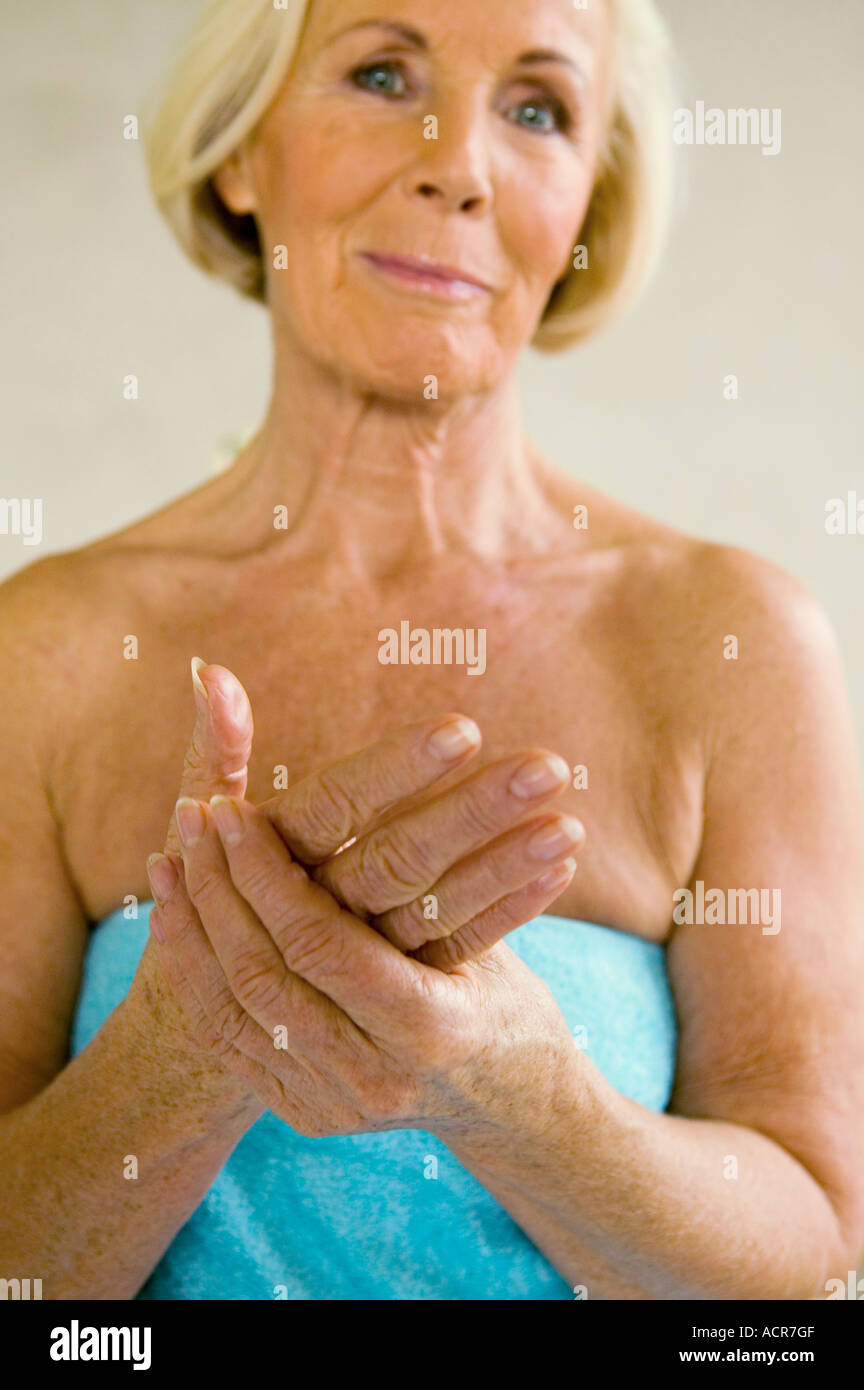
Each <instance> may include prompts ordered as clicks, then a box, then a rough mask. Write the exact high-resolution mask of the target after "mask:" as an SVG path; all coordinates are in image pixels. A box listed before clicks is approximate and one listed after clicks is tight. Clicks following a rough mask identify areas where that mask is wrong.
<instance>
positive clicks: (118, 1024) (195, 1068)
mask: <svg viewBox="0 0 864 1390" xmlns="http://www.w3.org/2000/svg"><path fill="white" fill-rule="evenodd" d="M104 1026H105V1028H106V1029H107V1030H108V1032H109V1034H110V1036H111V1038H112V1040H113V1041H114V1043H115V1045H116V1046H117V1047H118V1048H119V1050H120V1053H121V1057H122V1059H123V1060H122V1065H123V1066H124V1070H125V1071H126V1073H127V1075H128V1077H129V1080H130V1082H131V1083H133V1084H135V1085H136V1086H137V1087H138V1088H139V1089H144V1090H150V1091H152V1092H153V1093H154V1094H156V1095H158V1096H161V1097H165V1098H168V1099H170V1102H171V1104H172V1105H173V1104H177V1103H178V1102H182V1105H183V1109H184V1113H185V1114H186V1116H188V1118H189V1119H190V1120H191V1119H192V1118H193V1117H195V1116H197V1117H198V1118H199V1119H200V1120H201V1121H203V1122H205V1123H206V1127H207V1129H208V1130H209V1129H212V1127H213V1126H214V1125H215V1126H217V1127H218V1125H219V1124H220V1123H222V1122H224V1123H225V1124H226V1125H235V1124H237V1125H240V1126H241V1132H242V1130H243V1129H245V1128H248V1127H249V1125H251V1124H254V1122H255V1120H257V1119H258V1118H259V1116H260V1115H261V1114H262V1113H263V1110H264V1108H265V1107H264V1106H263V1105H262V1104H261V1102H260V1101H259V1100H258V1098H257V1096H256V1095H255V1093H254V1091H253V1090H252V1089H251V1087H250V1086H249V1083H248V1082H246V1081H244V1080H243V1079H242V1078H241V1077H239V1076H236V1075H235V1074H234V1073H233V1072H231V1071H230V1070H229V1069H228V1068H227V1067H226V1066H225V1065H224V1064H223V1063H222V1062H220V1061H219V1060H218V1058H215V1057H212V1056H210V1054H209V1053H208V1052H206V1051H205V1049H204V1048H202V1047H201V1046H200V1044H198V1043H196V1042H195V1040H194V1039H193V1038H192V1037H191V1036H190V1035H187V1034H186V1033H184V1032H183V1031H182V1029H181V1028H180V1027H178V1026H177V1025H176V1024H174V1023H167V1022H166V1021H165V1020H164V1018H163V1017H162V1016H161V1010H160V1000H159V999H158V998H157V999H153V998H151V997H150V991H149V990H148V989H147V988H146V987H145V988H144V989H143V991H142V992H141V993H136V992H135V991H134V990H132V989H130V991H129V994H128V995H127V996H126V998H125V999H123V1000H122V1001H121V1003H120V1004H119V1005H118V1007H117V1008H116V1009H115V1010H114V1013H113V1014H112V1015H111V1017H110V1018H109V1019H108V1020H107V1022H106V1024H105V1025H104Z"/></svg>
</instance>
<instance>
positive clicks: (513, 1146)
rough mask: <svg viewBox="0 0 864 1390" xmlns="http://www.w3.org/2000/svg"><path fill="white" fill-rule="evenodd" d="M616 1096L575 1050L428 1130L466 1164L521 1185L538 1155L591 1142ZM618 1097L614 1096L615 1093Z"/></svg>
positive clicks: (547, 1060)
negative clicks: (493, 1172)
mask: <svg viewBox="0 0 864 1390" xmlns="http://www.w3.org/2000/svg"><path fill="white" fill-rule="evenodd" d="M609 1091H611V1087H609V1085H608V1083H607V1082H606V1081H605V1079H604V1078H603V1076H602V1075H601V1073H600V1072H599V1071H598V1070H597V1068H596V1067H595V1066H594V1065H593V1063H591V1061H590V1059H589V1058H588V1057H587V1055H586V1054H585V1053H584V1052H582V1051H581V1050H580V1049H579V1048H578V1047H576V1046H575V1045H573V1047H572V1050H568V1052H567V1055H562V1054H561V1053H559V1052H558V1051H557V1050H556V1054H555V1056H554V1057H552V1056H549V1057H547V1058H543V1059H542V1060H541V1061H540V1063H539V1064H537V1065H533V1066H532V1067H530V1068H529V1069H528V1073H527V1075H526V1077H525V1081H524V1084H522V1085H520V1086H516V1087H515V1088H514V1087H512V1086H502V1087H501V1088H500V1090H499V1089H498V1088H493V1087H490V1086H488V1085H487V1086H484V1087H483V1088H482V1091H481V1092H480V1093H479V1095H475V1096H474V1098H473V1101H472V1103H469V1104H465V1105H463V1106H462V1107H460V1108H459V1109H458V1110H454V1111H451V1112H450V1113H448V1114H446V1115H444V1116H441V1117H438V1118H437V1119H436V1120H435V1121H434V1122H433V1123H431V1124H430V1125H429V1126H428V1128H429V1129H430V1131H431V1132H432V1133H434V1134H435V1135H436V1136H437V1137H438V1138H439V1139H440V1140H441V1141H442V1143H445V1144H446V1145H447V1147H448V1148H449V1149H450V1150H451V1152H452V1153H454V1154H455V1156H456V1157H457V1158H459V1159H460V1161H461V1162H464V1163H466V1165H468V1166H473V1167H478V1166H480V1167H486V1166H487V1165H488V1167H489V1168H490V1169H492V1168H494V1170H495V1172H496V1173H497V1174H498V1175H499V1176H501V1177H505V1176H507V1175H509V1177H510V1178H511V1179H512V1180H513V1181H514V1182H517V1183H518V1181H519V1179H520V1177H522V1176H524V1175H525V1173H526V1171H527V1170H529V1169H530V1168H531V1167H532V1166H533V1164H534V1162H535V1161H536V1159H537V1157H538V1155H542V1154H543V1153H546V1152H548V1151H550V1150H555V1149H560V1148H562V1147H565V1146H566V1148H568V1149H573V1148H574V1147H575V1146H578V1145H579V1144H580V1143H582V1142H585V1143H591V1140H592V1135H596V1126H597V1125H598V1124H599V1123H600V1122H601V1116H602V1113H603V1112H604V1109H605V1106H606V1104H607V1103H608V1097H607V1096H606V1092H609ZM613 1094H614V1092H613Z"/></svg>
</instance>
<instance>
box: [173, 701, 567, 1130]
mask: <svg viewBox="0 0 864 1390" xmlns="http://www.w3.org/2000/svg"><path fill="white" fill-rule="evenodd" d="M466 723H467V721H466ZM439 726H440V721H439ZM448 727H450V726H448ZM430 730H431V733H430ZM435 732H436V731H435V728H434V721H427V723H426V725H420V726H413V727H411V728H409V729H406V730H402V731H400V732H399V733H398V734H396V735H390V736H388V738H387V739H386V740H382V743H381V745H376V746H375V748H373V749H372V750H368V749H367V750H364V751H363V752H362V753H361V754H355V755H353V756H352V758H349V759H346V760H344V761H343V762H342V763H340V764H337V765H334V767H333V768H331V769H328V772H327V774H315V776H314V777H313V778H310V779H306V784H305V785H304V784H298V785H299V787H300V790H299V791H298V788H294V789H289V792H287V793H284V794H283V795H282V796H281V797H277V798H273V799H272V801H271V802H268V803H264V804H263V805H262V806H259V807H256V806H254V805H252V804H251V803H249V802H247V801H244V800H242V799H238V798H236V797H224V796H222V797H220V796H217V797H214V798H213V800H212V803H208V802H207V801H203V800H196V799H194V798H182V799H181V801H179V802H178V805H177V812H176V821H177V828H178V831H179V834H180V839H181V841H182V852H181V855H180V856H178V855H175V854H169V855H168V856H166V858H164V859H163V860H162V861H161V864H162V873H161V874H153V875H152V876H151V886H152V887H153V892H154V897H155V899H156V907H155V908H154V909H153V912H152V913H151V919H150V921H151V929H152V934H153V937H154V939H155V944H156V950H157V953H158V957H159V962H160V965H161V968H162V971H163V973H164V976H165V978H166V980H167V981H168V984H169V985H170V988H171V990H172V991H173V994H174V996H175V997H176V999H177V1001H178V1002H179V1004H180V1006H181V1007H182V1010H183V1014H184V1017H185V1020H186V1023H187V1026H188V1028H189V1031H190V1032H191V1033H192V1035H193V1036H194V1038H195V1039H196V1041H197V1043H198V1044H199V1045H200V1046H201V1047H203V1048H205V1049H206V1050H207V1051H208V1052H210V1053H211V1054H213V1055H214V1056H215V1057H217V1058H219V1060H220V1061H221V1063H222V1064H223V1065H224V1066H225V1067H227V1068H228V1069H229V1070H230V1071H232V1072H234V1073H235V1074H236V1075H237V1076H238V1077H241V1078H242V1079H243V1080H244V1081H245V1082H246V1083H247V1085H248V1087H249V1088H250V1090H251V1091H252V1092H254V1095H255V1096H256V1097H257V1099H258V1101H259V1102H260V1104H261V1105H262V1106H265V1107H266V1108H267V1109H269V1110H271V1111H273V1113H274V1114H276V1115H277V1116H279V1117H280V1118H281V1119H283V1120H285V1121H286V1122H287V1123H288V1124H289V1125H291V1127H292V1128H293V1129H294V1130H296V1131H297V1132H299V1133H301V1134H304V1135H308V1136H313V1137H318V1136H324V1135H334V1134H353V1133H363V1132H368V1131H375V1130H387V1129H405V1128H419V1129H426V1130H430V1131H437V1132H438V1133H440V1134H442V1136H443V1135H445V1134H447V1133H451V1132H453V1131H454V1130H455V1131H466V1130H467V1131H470V1130H473V1129H478V1130H479V1129H480V1128H481V1127H485V1126H489V1125H492V1126H496V1125H499V1124H503V1125H505V1126H506V1125H508V1124H511V1123H512V1120H513V1116H514V1114H518V1113H519V1107H523V1108H525V1109H530V1108H532V1107H533V1108H536V1106H537V1104H538V1101H539V1100H540V1098H541V1096H542V1095H543V1094H544V1093H546V1092H547V1091H549V1092H550V1093H551V1092H553V1091H554V1090H555V1088H556V1086H557V1083H558V1081H559V1079H561V1074H562V1072H563V1071H566V1070H567V1069H568V1068H569V1067H572V1065H573V1053H574V1043H573V1039H572V1037H571V1035H570V1033H569V1031H568V1028H567V1025H566V1023H565V1021H564V1019H563V1017H562V1015H561V1013H560V1010H559V1009H558V1006H557V1004H556V1002H555V1000H554V997H553V995H552V993H551V991H550V990H549V989H548V988H547V986H546V985H545V984H544V983H543V982H542V981H541V980H540V979H538V977H537V976H536V975H534V973H533V972H532V971H531V970H529V969H528V968H527V967H526V966H525V965H524V963H523V962H522V961H521V960H520V959H519V957H518V956H517V955H516V954H515V953H514V952H513V951H511V950H510V949H509V948H508V947H507V946H506V945H504V943H503V941H502V940H501V939H500V938H501V937H502V936H503V935H504V934H505V933H506V932H507V931H509V930H512V929H513V927H515V926H518V925H520V924H521V923H522V922H523V921H527V920H530V918H531V917H533V916H536V915H537V914H538V913H539V912H541V911H542V910H543V909H544V908H545V906H547V905H548V903H549V901H550V900H552V899H553V898H554V897H557V896H558V894H559V893H560V892H561V891H562V888H563V887H564V886H565V885H566V883H567V882H569V880H570V877H572V872H573V867H574V865H573V861H572V860H571V859H569V857H568V858H564V856H565V855H567V854H568V849H569V850H570V851H572V849H574V848H575V847H576V845H577V844H581V842H582V839H583V838H584V831H583V830H582V827H581V825H580V824H579V822H578V821H573V820H572V819H571V818H568V817H564V816H561V815H554V816H550V815H549V814H548V813H547V814H546V815H545V816H544V817H542V818H540V819H539V820H538V819H536V818H535V820H534V821H531V822H525V823H522V824H515V828H514V823H515V822H517V821H522V822H524V821H525V813H526V810H527V809H530V808H531V806H532V803H534V804H536V803H542V802H543V801H545V800H548V799H549V798H550V797H551V796H553V795H556V794H557V793H558V792H559V791H560V790H562V789H563V786H564V785H565V783H564V782H563V780H562V778H561V771H560V766H559V765H560V762H561V760H560V759H555V758H554V757H552V756H550V755H546V754H543V753H542V752H537V751H536V750H534V751H533V752H531V753H528V754H525V753H523V754H521V755H518V756H516V757H511V758H507V759H504V760H502V761H501V762H499V763H496V764H492V765H491V766H489V767H487V768H484V769H483V770H481V771H480V772H479V773H476V774H474V776H473V777H471V778H469V779H467V780H466V781H465V782H462V783H460V784H458V785H457V786H455V787H452V788H450V790H449V791H447V792H445V793H443V794H442V795H441V796H439V797H438V798H436V799H435V800H433V801H427V802H425V803H423V804H420V805H416V804H411V803H412V800H413V798H414V797H415V796H416V794H417V792H418V791H420V790H422V788H423V786H424V784H427V785H428V784H430V783H431V782H432V781H434V780H435V779H436V778H437V777H440V776H442V775H443V773H444V772H446V771H447V770H449V769H448V768H447V767H446V765H445V766H443V767H442V765H441V759H440V756H439V757H438V758H437V761H436V758H435V757H434V756H432V755H431V749H430V747H429V744H430V740H432V739H434V736H435ZM382 756H383V757H385V758H386V766H387V769H388V775H387V776H386V777H385V778H384V779H383V781H382V779H381V777H380V776H379V777H378V778H377V779H376V778H375V777H371V776H370V768H371V767H373V766H377V767H378V768H379V769H380V767H381V766H382ZM424 756H425V759H426V761H425V762H424ZM520 769H521V770H522V773H523V776H522V778H521V780H520V775H519V774H520ZM565 770H566V765H565ZM376 785H377V786H379V787H383V786H386V788H387V795H386V797H385V798H383V800H384V801H385V802H386V804H387V805H388V806H389V813H388V814H389V819H386V820H385V821H384V822H383V824H382V823H381V813H382V810H383V806H382V804H381V802H382V795H381V793H380V792H379V794H378V796H377V798H376V796H375V794H374V793H373V792H372V791H371V790H370V789H371V788H374V787H375V786H376ZM336 788H339V791H338V793H335V791H334V789H336ZM322 789H326V796H325V798H324V803H323V804H325V805H326V806H327V807H328V812H327V813H325V814H324V815H323V816H322V814H321V806H322ZM394 789H395V791H396V794H395V795H394ZM313 790H314V792H315V795H314V796H313V795H312V791H313ZM531 792H533V793H534V795H533V796H532V795H530V793H531ZM526 793H528V795H526ZM403 801H404V802H405V803H406V805H407V807H408V809H400V805H399V804H400V803H401V802H403ZM394 803H395V804H396V806H397V814H396V815H395V816H394V814H393V807H394ZM311 806H315V808H316V809H315V811H314V813H313V815H312V817H311V821H312V822H314V824H315V826H316V831H315V832H314V833H313V832H312V831H311V829H310V819H309V817H308V811H309V808H310V807H311ZM304 808H305V811H306V812H307V817H306V823H305V825H304V827H303V831H302V834H301V832H300V829H299V826H300V823H301V822H303V819H304V816H303V811H304ZM325 827H326V828H325ZM508 827H510V828H508ZM346 829H347V830H348V831H350V832H351V834H350V835H349V836H348V837H347V838H348V839H349V840H353V843H349V844H348V845H347V847H345V848H340V846H341V845H342V844H343V843H344V841H345V839H346V835H345V831H346ZM502 832H503V833H502ZM316 837H317V840H318V844H317V850H318V853H319V854H322V852H323V854H322V857H321V858H320V859H319V860H318V862H317V863H315V862H310V860H311V861H314V860H315V858H316V855H315V853H314V850H313V849H312V845H311V842H314V841H315V839H316ZM338 837H341V838H338ZM556 837H557V839H556ZM298 841H302V849H303V853H304V855H306V856H307V858H306V862H305V863H301V862H300V861H299V859H298V858H297V857H296V853H294V852H292V842H293V847H294V850H295V851H296V850H297V849H298V848H299V847H300V845H298ZM532 843H533V845H534V850H533V853H534V854H536V852H537V849H538V848H539V849H541V850H542V849H544V848H545V851H546V853H547V855H548V858H549V859H551V861H552V863H553V864H554V865H555V867H554V868H553V869H552V870H551V871H549V870H548V869H547V870H546V871H545V872H543V873H541V874H540V876H539V879H538V878H533V879H532V878H531V877H530V875H531V874H536V873H537V869H538V860H537V859H536V858H532V848H531V847H532ZM556 845H557V848H556ZM550 846H551V849H550ZM337 850H338V852H334V851H337ZM547 862H548V861H547ZM166 865H167V866H168V867H167V871H166V867H165V866H166ZM541 885H542V886H541ZM429 894H432V895H433V898H432V900H433V901H434V902H435V903H436V906H437V909H438V912H437V916H433V917H431V918H430V917H427V916H426V915H425V914H424V907H423V899H424V898H425V899H426V901H427V902H428V901H429ZM409 952H410V954H409ZM430 958H431V960H430ZM433 961H434V962H436V963H432V962H433ZM514 1107H515V1108H514Z"/></svg>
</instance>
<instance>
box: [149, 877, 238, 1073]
mask: <svg viewBox="0 0 864 1390" xmlns="http://www.w3.org/2000/svg"><path fill="white" fill-rule="evenodd" d="M147 875H148V878H149V879H150V891H151V892H152V894H153V901H154V902H155V904H156V906H155V907H154V909H153V911H152V912H151V913H150V932H151V935H152V937H153V941H154V945H155V947H156V951H157V954H158V956H159V961H160V964H161V966H162V969H163V972H164V974H165V978H166V980H167V981H168V984H169V985H170V986H171V989H172V991H173V993H174V995H175V997H176V998H177V1000H178V1002H179V1003H180V1005H181V1007H182V1008H183V1011H184V1014H185V1017H186V1020H187V1022H188V1023H189V1026H190V1029H191V1030H192V1031H193V1032H194V1033H195V1036H196V1038H197V1039H198V1040H199V1041H201V1040H202V1038H203V1036H204V1035H205V1034H206V1033H207V1032H208V1028H209V1018H208V1015H207V1013H206V1012H205V1010H204V1008H203V1006H202V1003H201V999H200V997H199V994H198V993H197V992H196V991H195V990H194V989H193V988H192V985H191V982H190V974H191V973H193V972H192V971H190V970H188V969H187V970H186V971H184V970H183V968H182V966H181V962H185V964H186V966H187V967H189V966H193V965H194V966H195V971H194V973H196V974H197V975H200V976H202V977H203V978H202V982H203V985H204V990H205V993H206V994H207V996H208V997H212V996H213V995H215V994H217V993H219V992H220V991H222V993H223V996H224V990H223V985H224V975H223V973H222V971H221V970H220V969H219V965H218V961H217V960H216V958H215V956H214V954H213V951H212V948H211V947H210V943H209V942H208V940H207V935H206V933H205V931H204V929H203V927H202V926H201V922H200V919H199V917H198V913H197V911H196V910H195V907H194V905H193V903H192V902H191V901H190V899H189V896H188V893H187V892H186V885H185V883H184V870H183V860H182V859H181V858H180V856H179V855H174V854H170V855H155V854H151V856H150V858H149V859H148V861H147ZM169 937H170V940H171V948H170V949H167V948H166V944H165V943H166V940H167V939H168V938H169ZM222 1002H223V1003H227V998H225V997H223V999H222ZM215 1042H216V1039H215V1037H210V1038H209V1039H208V1041H207V1045H208V1047H210V1048H211V1050H214V1051H222V1050H223V1049H221V1048H217V1047H216V1046H215Z"/></svg>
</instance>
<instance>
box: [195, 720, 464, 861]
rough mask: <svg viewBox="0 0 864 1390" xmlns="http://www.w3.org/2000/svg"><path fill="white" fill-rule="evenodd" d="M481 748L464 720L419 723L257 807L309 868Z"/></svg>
mask: <svg viewBox="0 0 864 1390" xmlns="http://www.w3.org/2000/svg"><path fill="white" fill-rule="evenodd" d="M480 743H481V735H480V730H479V729H478V727H477V725H476V724H475V723H474V721H473V719H468V718H466V717H465V715H461V714H452V715H447V716H445V717H443V718H442V717H440V716H439V717H438V718H436V719H424V720H422V721H421V722H420V723H417V724H410V725H408V727H407V728H404V729H398V730H396V732H395V733H390V734H386V735H385V736H384V737H383V738H382V739H379V741H378V742H377V743H373V744H370V746H369V747H367V748H362V749H360V751H359V752H357V753H352V754H351V755H350V756H349V757H347V758H342V759H341V760H340V761H339V762H336V763H332V764H330V766H328V767H326V768H324V769H322V770H321V771H320V772H314V773H312V774H310V776H308V777H304V778H303V780H302V781H300V782H297V783H296V784H295V785H294V786H292V787H289V788H288V789H287V791H284V792H280V793H279V795H278V796H275V797H271V798H270V799H269V800H268V801H265V802H264V803H263V804H262V805H261V807H260V809H261V811H262V812H263V813H264V814H265V815H266V816H268V817H269V819H270V820H271V821H272V822H273V824H274V825H275V826H276V827H277V829H278V830H279V833H280V835H281V836H282V839H283V840H284V842H285V844H286V845H287V846H288V848H289V849H290V850H291V853H292V854H293V855H294V857H295V858H296V859H299V860H301V861H302V862H303V863H304V864H313V863H316V862H318V861H320V860H323V859H326V858H328V856H330V855H331V854H335V853H336V851H337V850H338V849H339V848H340V847H341V846H342V845H344V844H345V842H346V841H348V840H350V839H352V838H353V837H354V836H355V835H359V834H361V833H362V832H363V831H365V830H366V829H368V828H370V827H371V826H372V825H373V824H374V823H375V821H376V820H378V818H379V817H380V816H382V815H383V814H384V813H385V812H387V811H388V810H389V809H390V808H391V807H392V806H394V805H396V804H397V803H399V802H401V801H404V800H405V799H406V798H408V797H411V796H416V795H417V794H419V793H421V792H424V791H425V790H426V789H427V788H428V787H430V786H432V785H433V784H434V783H435V782H437V781H438V780H439V779H440V778H442V777H445V776H446V775H447V774H448V773H450V772H452V771H453V770H454V769H455V768H458V767H461V766H462V765H463V764H464V763H466V762H467V761H468V760H469V758H472V757H473V756H474V755H475V753H476V752H477V751H478V749H479V747H480ZM215 790H217V791H218V788H216V789H215ZM208 795H209V793H208Z"/></svg>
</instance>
